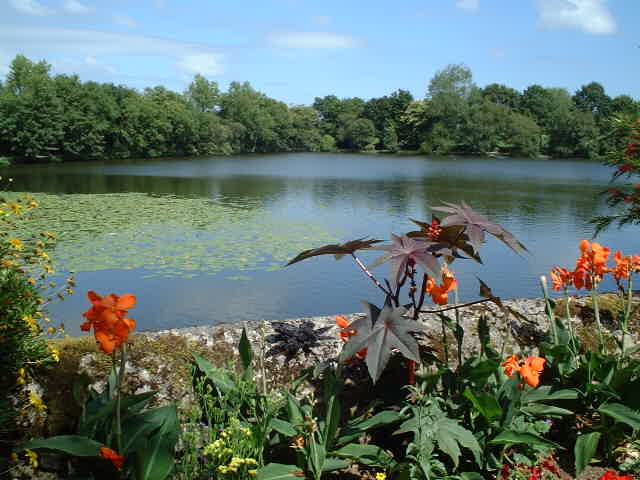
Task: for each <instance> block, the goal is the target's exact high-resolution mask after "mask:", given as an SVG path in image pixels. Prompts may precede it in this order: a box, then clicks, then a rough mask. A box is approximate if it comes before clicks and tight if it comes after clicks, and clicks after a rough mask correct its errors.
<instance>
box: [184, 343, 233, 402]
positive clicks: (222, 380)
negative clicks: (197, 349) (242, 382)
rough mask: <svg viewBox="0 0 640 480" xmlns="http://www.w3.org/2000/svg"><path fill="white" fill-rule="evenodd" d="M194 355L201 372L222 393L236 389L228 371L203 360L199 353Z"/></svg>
mask: <svg viewBox="0 0 640 480" xmlns="http://www.w3.org/2000/svg"><path fill="white" fill-rule="evenodd" d="M192 355H193V358H194V360H195V361H196V365H197V366H198V368H199V369H200V371H201V372H202V373H204V374H205V375H206V376H207V378H208V379H209V380H211V381H212V382H213V384H214V385H215V387H216V388H217V389H218V390H219V391H220V393H222V394H226V393H229V392H230V391H231V390H233V389H234V388H235V383H234V382H233V380H232V379H231V378H230V377H229V374H228V373H227V372H226V371H224V370H222V369H219V368H216V367H215V366H214V365H213V364H212V363H211V362H209V361H208V360H207V359H205V358H202V357H201V356H200V355H198V354H197V353H193V354H192Z"/></svg>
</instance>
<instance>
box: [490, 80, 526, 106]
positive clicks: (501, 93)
mask: <svg viewBox="0 0 640 480" xmlns="http://www.w3.org/2000/svg"><path fill="white" fill-rule="evenodd" d="M521 97H522V94H521V93H520V92H519V91H518V90H516V89H514V88H511V87H507V86H506V85H502V84H499V83H491V84H489V85H487V86H486V87H484V88H483V89H482V98H484V99H485V100H488V101H490V102H492V103H497V104H498V105H504V106H506V107H509V108H512V109H514V110H517V109H518V108H520V100H521Z"/></svg>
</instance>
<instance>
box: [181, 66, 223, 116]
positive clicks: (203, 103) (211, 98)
mask: <svg viewBox="0 0 640 480" xmlns="http://www.w3.org/2000/svg"><path fill="white" fill-rule="evenodd" d="M184 96H185V98H187V100H188V101H189V102H191V104H192V105H193V106H194V107H195V108H196V109H198V110H199V111H201V112H213V111H215V110H216V108H217V107H218V106H219V103H220V89H219V88H218V83H217V82H214V81H209V80H207V79H206V78H205V77H203V76H202V75H200V74H199V73H198V74H196V75H195V76H194V77H193V81H192V82H191V83H190V84H189V86H188V87H187V89H186V90H185V92H184Z"/></svg>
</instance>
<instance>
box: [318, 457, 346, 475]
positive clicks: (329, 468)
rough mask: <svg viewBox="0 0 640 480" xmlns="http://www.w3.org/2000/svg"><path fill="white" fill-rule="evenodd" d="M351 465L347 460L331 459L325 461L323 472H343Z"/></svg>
mask: <svg viewBox="0 0 640 480" xmlns="http://www.w3.org/2000/svg"><path fill="white" fill-rule="evenodd" d="M349 465H350V463H349V462H347V461H346V460H343V459H341V458H336V457H329V458H327V459H325V461H324V465H323V466H322V471H323V472H333V471H335V470H342V469H343V468H347V467H349Z"/></svg>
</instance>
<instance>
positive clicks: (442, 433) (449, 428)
mask: <svg viewBox="0 0 640 480" xmlns="http://www.w3.org/2000/svg"><path fill="white" fill-rule="evenodd" d="M435 428H436V434H435V440H436V441H437V442H438V447H439V448H440V450H442V451H443V452H444V453H446V454H447V455H449V456H450V457H451V459H452V460H453V463H454V465H455V466H456V467H457V466H458V461H459V457H460V448H459V447H458V444H460V445H462V446H463V447H465V448H468V449H469V450H471V452H472V453H473V454H474V456H475V458H476V462H479V460H480V455H481V453H482V449H481V448H480V445H479V444H478V441H477V440H476V437H474V436H473V433H472V432H471V431H470V430H467V429H466V428H464V427H462V426H460V425H459V424H458V422H456V421H455V420H453V419H451V418H442V419H440V420H438V426H437V427H435ZM478 465H480V463H478Z"/></svg>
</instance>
